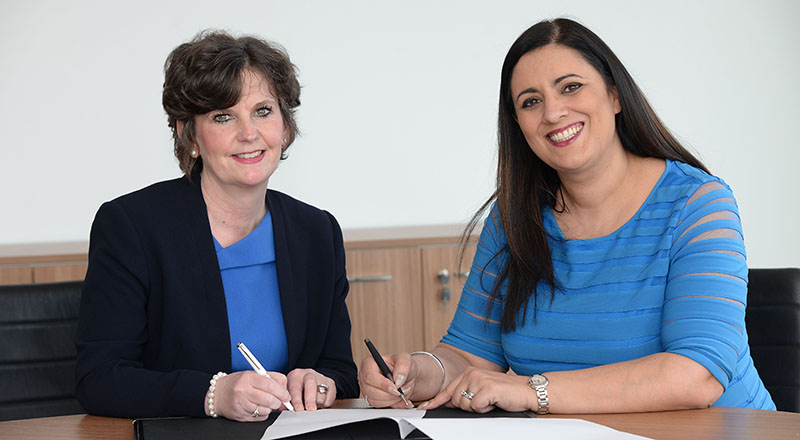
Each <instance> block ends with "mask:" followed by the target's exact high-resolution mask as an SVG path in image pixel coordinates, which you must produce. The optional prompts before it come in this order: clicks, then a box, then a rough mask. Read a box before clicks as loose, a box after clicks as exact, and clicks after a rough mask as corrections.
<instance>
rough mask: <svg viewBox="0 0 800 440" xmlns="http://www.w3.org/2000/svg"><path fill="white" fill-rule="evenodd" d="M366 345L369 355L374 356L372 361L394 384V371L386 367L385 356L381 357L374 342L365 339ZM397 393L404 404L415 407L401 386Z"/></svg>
mask: <svg viewBox="0 0 800 440" xmlns="http://www.w3.org/2000/svg"><path fill="white" fill-rule="evenodd" d="M364 343H365V344H367V349H368V350H369V353H370V354H371V355H372V359H374V360H375V363H376V364H378V368H379V369H380V370H381V374H383V376H384V377H386V378H387V379H389V380H391V381H392V383H394V377H393V376H392V371H391V370H390V369H389V366H388V365H386V362H385V361H384V360H383V356H381V354H380V353H379V352H378V349H377V348H375V345H373V344H372V341H370V340H369V339H364ZM397 393H398V394H399V395H400V398H401V399H403V403H404V404H405V405H406V407H410V406H413V405H411V403H410V402H409V401H408V398H407V397H406V394H405V393H404V392H403V389H402V388H400V387H399V386H398V387H397Z"/></svg>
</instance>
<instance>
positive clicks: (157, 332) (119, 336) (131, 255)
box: [76, 175, 359, 417]
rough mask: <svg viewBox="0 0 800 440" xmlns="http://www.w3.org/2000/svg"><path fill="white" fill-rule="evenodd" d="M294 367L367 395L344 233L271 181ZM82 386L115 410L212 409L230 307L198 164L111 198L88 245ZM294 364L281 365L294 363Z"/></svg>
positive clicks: (171, 412)
mask: <svg viewBox="0 0 800 440" xmlns="http://www.w3.org/2000/svg"><path fill="white" fill-rule="evenodd" d="M267 205H268V207H269V209H270V211H271V213H272V221H273V230H274V235H275V256H276V265H277V270H278V285H279V288H280V298H281V307H282V309H283V321H284V322H285V325H286V337H287V339H288V341H287V342H288V346H289V363H288V368H289V370H292V369H294V368H314V369H315V370H317V371H318V372H320V373H321V374H324V375H326V376H328V377H330V378H331V379H333V380H334V381H335V382H336V389H337V397H338V398H351V397H358V394H359V389H358V382H357V379H356V367H355V364H354V363H353V359H352V352H351V349H350V318H349V316H348V313H347V307H346V305H345V297H346V296H347V291H348V287H349V286H348V283H347V277H346V275H345V257H344V247H343V243H342V233H341V230H340V228H339V224H338V223H337V222H336V219H334V218H333V216H332V215H330V214H329V213H328V212H326V211H322V210H319V209H317V208H314V207H313V206H310V205H307V204H305V203H302V202H300V201H297V200H295V199H293V198H291V197H289V196H287V195H285V194H282V193H280V192H277V191H272V190H269V191H267ZM76 345H77V349H78V360H77V366H76V380H77V396H78V400H79V401H80V403H81V404H82V405H83V407H84V409H86V411H87V412H89V413H92V414H98V415H105V416H117V417H163V416H204V415H205V408H204V404H205V402H204V396H205V394H206V391H207V390H208V386H209V379H211V376H212V375H213V374H214V373H216V372H218V371H225V372H230V371H231V346H230V334H229V330H228V314H227V310H226V308H225V294H224V291H223V287H222V278H221V275H220V269H219V264H218V263H217V255H216V250H215V248H214V240H213V238H212V235H211V226H210V225H209V221H208V214H207V213H206V205H205V201H204V200H203V195H202V193H201V191H200V176H199V175H195V176H193V177H192V181H189V180H188V179H187V178H185V177H183V178H179V179H175V180H170V181H166V182H161V183H157V184H154V185H152V186H149V187H147V188H144V189H142V190H139V191H136V192H133V193H131V194H128V195H125V196H122V197H119V198H117V199H115V200H112V201H110V202H106V203H104V204H103V205H102V206H101V207H100V209H99V210H98V212H97V215H96V217H95V220H94V223H93V224H92V231H91V237H90V246H89V269H88V271H87V273H86V280H85V282H84V286H83V291H82V297H81V309H80V319H79V324H78V333H77V336H76ZM286 372H288V371H284V372H283V373H286Z"/></svg>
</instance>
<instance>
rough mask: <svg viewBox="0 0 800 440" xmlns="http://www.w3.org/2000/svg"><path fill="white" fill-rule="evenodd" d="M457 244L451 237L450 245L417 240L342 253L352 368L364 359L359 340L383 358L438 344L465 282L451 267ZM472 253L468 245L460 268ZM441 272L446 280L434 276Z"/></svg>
mask: <svg viewBox="0 0 800 440" xmlns="http://www.w3.org/2000/svg"><path fill="white" fill-rule="evenodd" d="M457 240H458V239H457V238H452V239H451V240H450V242H451V244H434V245H429V244H425V241H424V240H423V241H408V242H403V243H396V244H394V245H389V246H380V245H376V247H374V248H369V247H367V248H348V249H347V251H346V253H347V274H348V278H349V279H350V294H349V295H348V298H347V307H348V310H349V312H350V321H351V323H352V333H351V343H352V346H353V359H354V360H355V362H356V364H357V365H360V363H361V360H363V359H364V358H365V357H367V356H369V352H368V351H367V349H366V347H365V345H364V338H369V339H371V340H372V342H374V343H375V345H376V346H377V347H378V349H379V350H380V351H381V353H383V354H390V353H396V352H400V351H408V352H410V351H416V350H428V349H431V348H433V347H434V346H435V345H436V343H438V342H439V340H440V339H441V338H442V335H444V333H445V332H446V331H447V327H448V326H449V325H450V320H451V319H452V318H453V314H454V313H455V310H456V306H457V305H458V300H459V298H460V296H461V288H462V287H463V284H464V282H465V281H466V278H465V276H464V273H465V272H466V271H465V270H459V268H458V266H457V264H458V261H457V258H458V254H459V250H460V247H459V246H458V245H457V244H456V243H457ZM361 246H363V244H362V245H361ZM367 246H369V245H367ZM474 253H475V245H474V244H470V245H469V246H468V247H467V251H466V254H465V256H464V264H463V266H464V267H469V266H470V264H471V263H472V256H473V255H474ZM445 270H446V274H447V276H446V277H440V274H442V275H444V273H443V271H445ZM445 278H447V279H445ZM443 288H447V289H449V295H450V298H449V300H447V301H444V300H443V299H442V289H443Z"/></svg>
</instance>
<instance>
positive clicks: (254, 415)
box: [252, 407, 258, 417]
mask: <svg viewBox="0 0 800 440" xmlns="http://www.w3.org/2000/svg"><path fill="white" fill-rule="evenodd" d="M252 416H253V417H258V407H256V410H255V411H253V414H252Z"/></svg>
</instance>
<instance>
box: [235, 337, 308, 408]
mask: <svg viewBox="0 0 800 440" xmlns="http://www.w3.org/2000/svg"><path fill="white" fill-rule="evenodd" d="M236 347H237V348H238V349H239V352H240V353H242V356H244V358H245V359H246V360H247V363H248V364H250V366H251V367H253V370H255V372H256V373H258V374H260V375H262V376H264V377H266V378H269V373H267V370H266V369H265V368H264V367H263V366H262V365H261V362H259V361H258V359H256V357H255V356H254V355H253V353H251V352H250V350H248V349H247V346H246V345H244V343H243V342H240V343H239V344H238V345H237V346H236ZM283 406H285V407H286V409H288V410H289V411H291V412H294V407H293V406H292V403H291V402H290V401H288V400H285V401H283ZM253 414H254V415H253V417H257V414H258V407H256V411H255V412H254V413H253Z"/></svg>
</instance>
